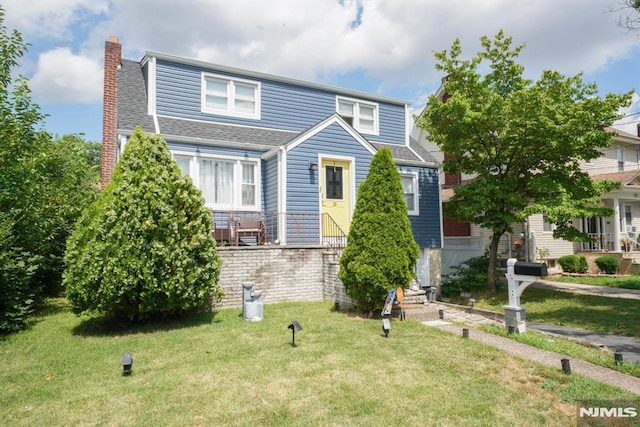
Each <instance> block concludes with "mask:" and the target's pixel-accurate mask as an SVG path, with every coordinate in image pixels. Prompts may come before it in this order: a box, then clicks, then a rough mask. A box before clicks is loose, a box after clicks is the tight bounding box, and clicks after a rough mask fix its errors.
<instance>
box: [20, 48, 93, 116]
mask: <svg viewBox="0 0 640 427" xmlns="http://www.w3.org/2000/svg"><path fill="white" fill-rule="evenodd" d="M102 80H103V71H102V63H101V62H99V61H95V60H92V59H90V58H87V57H85V56H81V55H76V54H74V53H73V52H71V50H70V49H68V48H58V49H54V50H51V51H48V52H44V53H42V54H41V55H40V57H39V59H38V71H37V72H36V73H35V75H34V76H33V77H32V78H31V80H30V82H29V87H30V88H31V90H32V92H33V94H34V98H35V100H36V101H37V102H39V103H42V104H46V103H67V102H74V103H81V104H87V103H97V102H101V101H102Z"/></svg>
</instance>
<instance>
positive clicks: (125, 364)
mask: <svg viewBox="0 0 640 427" xmlns="http://www.w3.org/2000/svg"><path fill="white" fill-rule="evenodd" d="M131 366H133V354H131V353H125V354H123V355H122V369H123V371H124V372H123V374H124V375H129V374H131Z"/></svg>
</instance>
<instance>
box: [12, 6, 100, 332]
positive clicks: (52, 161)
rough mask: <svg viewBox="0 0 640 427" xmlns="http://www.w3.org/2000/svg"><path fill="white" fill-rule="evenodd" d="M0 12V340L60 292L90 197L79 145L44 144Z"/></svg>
mask: <svg viewBox="0 0 640 427" xmlns="http://www.w3.org/2000/svg"><path fill="white" fill-rule="evenodd" d="M4 16H5V15H4V10H3V9H2V7H0V223H1V224H0V333H1V332H12V331H15V330H18V329H20V328H22V327H23V326H24V325H25V320H26V317H27V316H28V314H29V313H30V312H31V311H32V308H33V307H34V305H35V304H36V303H37V302H38V301H39V300H40V299H41V298H42V297H43V296H44V295H46V293H47V292H48V293H55V292H56V290H59V289H60V280H61V273H62V269H63V265H62V255H63V254H64V249H65V241H66V239H67V236H68V234H69V232H70V231H71V228H72V227H73V224H74V222H75V220H76V219H77V217H78V215H79V214H80V212H81V210H82V209H83V208H84V207H85V206H86V205H87V204H88V203H89V202H90V201H91V200H93V198H94V195H95V194H96V193H97V191H96V187H95V183H96V179H95V173H94V174H93V175H92V174H91V171H90V166H89V162H88V157H87V144H88V143H86V141H84V139H82V138H80V139H77V138H76V137H73V136H67V137H63V138H61V139H57V140H52V138H51V136H50V135H49V134H48V133H47V132H45V131H43V130H42V126H43V125H44V119H45V116H44V115H43V114H42V113H41V112H40V110H39V107H38V105H37V104H35V103H33V101H32V100H31V92H30V90H29V86H28V80H27V79H26V78H24V77H22V76H19V75H18V76H15V75H14V69H15V68H16V67H17V66H18V65H19V63H18V61H19V59H20V58H21V57H22V56H23V55H24V53H25V52H26V50H27V47H28V45H27V43H25V42H24V41H23V39H22V35H21V34H20V33H19V32H18V31H16V30H14V31H13V32H8V30H7V29H6V27H5V26H4Z"/></svg>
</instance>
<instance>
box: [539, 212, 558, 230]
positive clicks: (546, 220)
mask: <svg viewBox="0 0 640 427" xmlns="http://www.w3.org/2000/svg"><path fill="white" fill-rule="evenodd" d="M555 228H556V226H555V224H552V223H550V222H549V215H548V214H547V213H546V212H545V213H543V214H542V231H544V232H552V231H553V230H555Z"/></svg>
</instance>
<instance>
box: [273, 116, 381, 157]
mask: <svg viewBox="0 0 640 427" xmlns="http://www.w3.org/2000/svg"><path fill="white" fill-rule="evenodd" d="M334 123H336V124H338V125H340V126H341V127H342V128H343V129H344V130H345V131H347V133H348V134H349V135H350V136H351V137H352V138H353V139H355V140H356V141H357V142H358V143H359V144H360V145H362V147H364V149H365V150H367V151H368V152H369V153H371V154H375V153H376V152H377V151H376V149H375V148H374V147H373V146H372V145H371V144H370V143H369V141H367V140H366V139H364V138H363V137H362V135H360V134H359V133H358V132H356V131H355V130H354V129H353V128H352V127H351V126H349V124H347V122H345V121H344V120H343V119H342V117H340V116H339V115H338V114H337V113H336V114H333V115H331V116H329V117H328V118H326V119H324V120H323V121H321V122H320V123H318V124H316V125H315V126H313V127H312V128H311V129H309V130H307V131H306V132H303V133H301V134H300V135H298V137H297V138H295V139H293V140H292V141H290V142H289V143H287V144H286V146H285V147H286V150H287V151H291V150H293V149H294V148H296V147H297V146H298V145H300V144H302V143H303V142H305V141H306V140H308V139H309V138H311V137H313V136H314V135H317V134H318V133H320V132H322V131H323V130H325V129H326V128H328V127H329V126H331V125H332V124H334ZM272 151H273V150H272ZM271 155H272V153H271V152H267V153H265V154H263V158H269V157H271Z"/></svg>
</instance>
